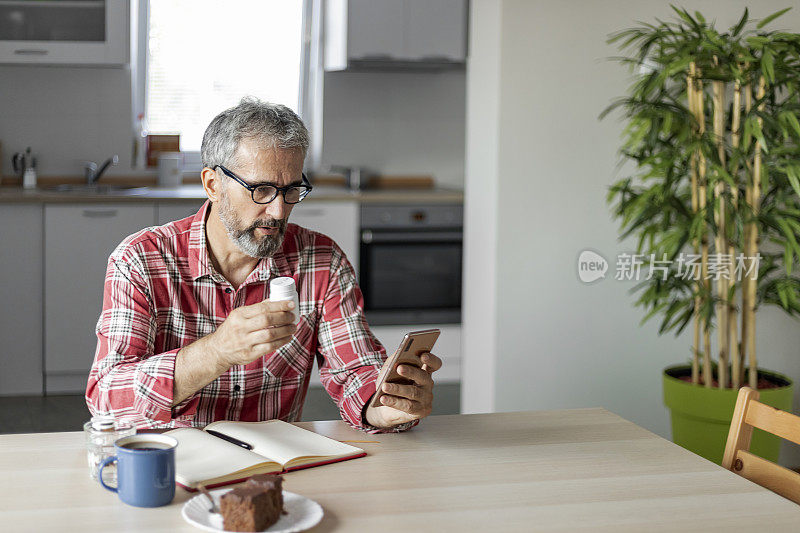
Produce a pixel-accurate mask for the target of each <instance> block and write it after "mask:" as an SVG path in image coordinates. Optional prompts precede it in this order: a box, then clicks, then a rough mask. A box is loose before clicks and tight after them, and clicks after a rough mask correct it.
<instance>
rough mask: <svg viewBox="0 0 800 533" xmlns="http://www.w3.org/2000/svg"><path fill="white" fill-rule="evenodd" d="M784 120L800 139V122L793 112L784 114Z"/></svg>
mask: <svg viewBox="0 0 800 533" xmlns="http://www.w3.org/2000/svg"><path fill="white" fill-rule="evenodd" d="M784 118H785V119H786V122H788V123H789V125H790V126H791V127H792V129H793V130H794V131H795V133H797V137H798V138H800V121H798V120H797V116H796V115H795V114H794V113H792V112H791V111H788V112H786V113H785V114H784Z"/></svg>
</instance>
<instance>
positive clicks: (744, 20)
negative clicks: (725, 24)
mask: <svg viewBox="0 0 800 533" xmlns="http://www.w3.org/2000/svg"><path fill="white" fill-rule="evenodd" d="M748 17H749V13H748V11H747V8H744V13H742V18H741V19H739V22H738V23H737V24H736V26H734V27H733V28H732V29H731V34H732V35H733V36H734V37H735V36H737V35H739V33H740V32H741V31H742V29H744V25H745V24H747V19H748Z"/></svg>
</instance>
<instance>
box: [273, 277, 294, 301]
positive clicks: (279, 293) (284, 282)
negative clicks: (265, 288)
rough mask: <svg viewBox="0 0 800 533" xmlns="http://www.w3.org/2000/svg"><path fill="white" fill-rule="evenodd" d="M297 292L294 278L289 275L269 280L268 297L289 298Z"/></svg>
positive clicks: (276, 298) (274, 298)
mask: <svg viewBox="0 0 800 533" xmlns="http://www.w3.org/2000/svg"><path fill="white" fill-rule="evenodd" d="M296 293H297V289H295V286H294V279H293V278H290V277H282V278H275V279H273V280H272V281H270V282H269V299H270V300H279V299H282V298H291V297H293V296H294V295H295V294H296Z"/></svg>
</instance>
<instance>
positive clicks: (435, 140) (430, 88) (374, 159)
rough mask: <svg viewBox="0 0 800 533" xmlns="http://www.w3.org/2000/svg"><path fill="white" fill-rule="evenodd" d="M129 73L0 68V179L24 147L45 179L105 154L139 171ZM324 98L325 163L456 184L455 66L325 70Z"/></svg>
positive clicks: (458, 117) (122, 170) (459, 90)
mask: <svg viewBox="0 0 800 533" xmlns="http://www.w3.org/2000/svg"><path fill="white" fill-rule="evenodd" d="M130 77H131V71H130V69H127V68H124V69H123V68H74V67H41V66H4V65H3V66H0V142H2V151H3V154H2V161H0V171H1V172H2V174H3V175H6V176H11V175H13V172H12V169H11V154H12V153H14V152H17V151H22V150H24V149H25V147H27V146H31V147H32V148H33V151H34V153H35V154H37V155H38V163H39V165H38V171H39V175H43V176H59V175H61V176H63V175H81V174H83V164H82V161H85V160H90V161H102V160H105V159H106V158H108V157H110V156H111V155H113V154H119V157H120V162H119V165H118V166H117V167H114V168H111V169H109V171H108V176H109V177H113V176H114V175H121V176H130V175H133V174H137V173H142V172H140V171H136V170H132V169H131V166H130V161H131V151H132V143H133V129H132V125H131V123H130V121H131V119H130V117H131V84H130ZM324 93H325V97H324V129H325V132H324V140H323V154H322V161H323V164H324V165H333V164H340V165H350V166H352V165H361V166H367V167H370V168H372V169H374V170H377V171H380V172H382V173H386V174H406V175H408V174H432V175H433V176H434V177H435V178H436V180H437V183H438V184H441V185H446V186H451V187H457V188H462V187H463V185H464V115H465V112H464V105H465V104H464V100H465V73H464V71H463V70H461V71H447V72H438V73H436V72H434V73H413V72H399V73H397V72H374V73H351V72H337V73H327V74H326V75H325V90H324ZM220 111H221V110H220ZM153 172H154V171H150V173H153Z"/></svg>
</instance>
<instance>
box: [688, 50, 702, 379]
mask: <svg viewBox="0 0 800 533" xmlns="http://www.w3.org/2000/svg"><path fill="white" fill-rule="evenodd" d="M694 76H695V64H694V61H693V62H691V63H690V64H689V74H688V75H687V76H686V100H687V102H688V104H689V113H691V115H692V116H693V117H696V116H697V112H696V109H695V108H696V104H695V100H696V96H695V88H694ZM689 165H690V169H691V179H692V213H693V214H696V213H697V206H698V191H697V154H696V153H692V155H691V157H690V160H689ZM692 246H693V248H694V253H695V255H696V254H698V253H700V247H699V245H698V241H697V239H693V240H692ZM699 353H700V291H699V284H698V291H697V293H696V294H695V297H694V344H693V345H692V383H693V384H695V385H697V384H698V383H699V382H700V360H699V357H698V354H699Z"/></svg>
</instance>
